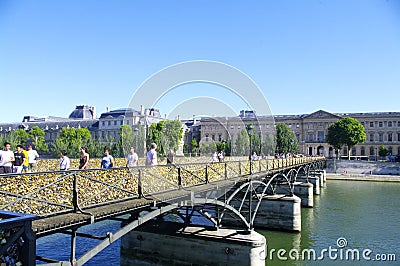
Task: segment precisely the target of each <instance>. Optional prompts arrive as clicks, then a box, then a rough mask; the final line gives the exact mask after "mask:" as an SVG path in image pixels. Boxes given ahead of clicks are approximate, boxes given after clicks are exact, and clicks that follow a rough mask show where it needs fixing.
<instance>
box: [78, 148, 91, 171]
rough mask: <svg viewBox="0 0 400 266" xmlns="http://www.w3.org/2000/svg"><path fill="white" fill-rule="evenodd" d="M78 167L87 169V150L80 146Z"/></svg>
mask: <svg viewBox="0 0 400 266" xmlns="http://www.w3.org/2000/svg"><path fill="white" fill-rule="evenodd" d="M80 152H81V155H80V156H79V169H89V153H88V152H89V150H88V149H87V148H86V147H81V148H80Z"/></svg>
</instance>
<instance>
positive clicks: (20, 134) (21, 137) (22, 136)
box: [14, 128, 29, 145]
mask: <svg viewBox="0 0 400 266" xmlns="http://www.w3.org/2000/svg"><path fill="white" fill-rule="evenodd" d="M14 134H15V138H16V140H17V141H18V143H19V144H20V145H25V143H26V141H27V140H28V138H29V135H28V133H27V132H26V131H25V130H24V129H22V128H20V129H17V130H15V132H14Z"/></svg>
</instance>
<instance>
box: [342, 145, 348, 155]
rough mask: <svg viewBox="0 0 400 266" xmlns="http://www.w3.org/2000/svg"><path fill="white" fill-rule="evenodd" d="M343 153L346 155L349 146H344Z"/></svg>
mask: <svg viewBox="0 0 400 266" xmlns="http://www.w3.org/2000/svg"><path fill="white" fill-rule="evenodd" d="M343 154H344V155H347V147H344V148H343Z"/></svg>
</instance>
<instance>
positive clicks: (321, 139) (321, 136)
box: [318, 131, 325, 141]
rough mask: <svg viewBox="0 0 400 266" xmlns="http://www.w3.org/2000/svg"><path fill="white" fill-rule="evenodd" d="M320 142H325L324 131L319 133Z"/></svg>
mask: <svg viewBox="0 0 400 266" xmlns="http://www.w3.org/2000/svg"><path fill="white" fill-rule="evenodd" d="M318 141H325V134H324V131H318Z"/></svg>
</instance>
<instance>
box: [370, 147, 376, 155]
mask: <svg viewBox="0 0 400 266" xmlns="http://www.w3.org/2000/svg"><path fill="white" fill-rule="evenodd" d="M369 155H375V154H374V147H369Z"/></svg>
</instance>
